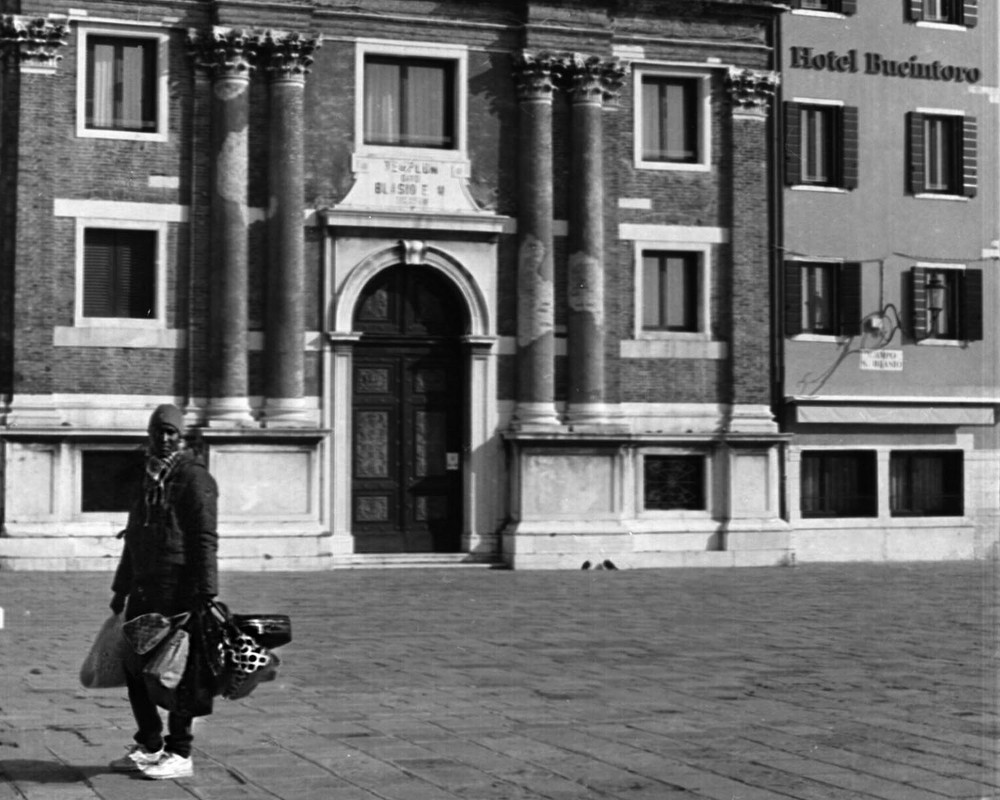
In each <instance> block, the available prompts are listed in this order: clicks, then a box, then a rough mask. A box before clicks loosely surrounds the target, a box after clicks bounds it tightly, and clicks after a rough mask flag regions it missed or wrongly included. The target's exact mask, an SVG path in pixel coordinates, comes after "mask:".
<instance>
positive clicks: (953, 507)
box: [889, 451, 964, 517]
mask: <svg viewBox="0 0 1000 800" xmlns="http://www.w3.org/2000/svg"><path fill="white" fill-rule="evenodd" d="M962 474H963V465H962V453H961V451H955V452H936V451H927V452H908V451H894V452H892V453H891V454H890V456H889V485H890V500H889V508H890V512H891V513H892V516H894V517H942V516H961V515H962V514H963V513H964V512H963V508H964V502H963V497H962Z"/></svg>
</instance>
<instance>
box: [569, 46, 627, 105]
mask: <svg viewBox="0 0 1000 800" xmlns="http://www.w3.org/2000/svg"><path fill="white" fill-rule="evenodd" d="M560 68H561V69H560V72H561V77H562V85H563V86H564V87H565V89H566V91H567V92H568V93H569V96H570V99H571V100H572V101H573V102H574V103H593V104H595V105H603V104H607V105H608V106H617V105H618V95H619V93H620V92H621V89H622V86H624V85H625V76H626V75H627V74H628V69H629V68H628V65H627V64H624V63H622V62H621V61H619V60H618V59H617V58H609V59H605V58H601V57H600V56H587V55H583V54H581V53H572V54H570V55H567V56H564V57H563V58H562V59H561V62H560Z"/></svg>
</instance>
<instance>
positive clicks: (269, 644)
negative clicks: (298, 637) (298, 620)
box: [232, 614, 292, 650]
mask: <svg viewBox="0 0 1000 800" xmlns="http://www.w3.org/2000/svg"><path fill="white" fill-rule="evenodd" d="M232 617H233V622H235V623H236V627H237V628H239V629H240V630H241V631H242V632H243V633H245V634H247V635H249V636H252V637H253V639H254V640H255V641H256V642H257V644H259V645H261V646H262V647H266V648H267V649H269V650H273V649H274V648H275V647H281V646H282V645H284V644H288V643H289V642H290V641H292V620H291V619H290V618H289V617H288V615H287V614H233V615H232Z"/></svg>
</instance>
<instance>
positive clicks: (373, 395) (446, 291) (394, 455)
mask: <svg viewBox="0 0 1000 800" xmlns="http://www.w3.org/2000/svg"><path fill="white" fill-rule="evenodd" d="M456 302H457V298H456V297H455V293H454V290H453V289H452V288H451V287H450V284H448V283H447V282H446V281H445V280H444V278H443V277H442V276H439V275H438V274H437V273H435V272H434V271H432V270H429V269H426V268H413V267H396V268H393V269H390V270H387V271H386V272H385V273H383V274H381V275H380V276H378V277H377V278H376V279H375V280H374V281H373V282H372V286H370V287H369V288H368V289H367V290H366V292H365V293H364V294H363V296H362V299H361V301H360V303H359V307H358V311H357V314H356V319H355V325H356V329H358V330H361V331H362V332H363V336H362V338H361V340H360V341H359V343H358V345H357V347H356V349H355V353H354V361H353V364H354V366H353V409H352V464H351V468H352V530H353V534H354V537H355V544H354V550H355V552H357V553H393V552H398V553H414V552H454V551H458V550H459V549H460V546H461V534H462V452H463V447H464V438H463V432H464V428H465V426H464V411H465V374H464V363H463V358H462V351H461V348H460V345H459V339H458V334H459V333H460V332H461V330H462V328H463V326H464V322H462V320H463V319H464V315H463V314H462V313H461V312H462V306H461V305H457V306H456Z"/></svg>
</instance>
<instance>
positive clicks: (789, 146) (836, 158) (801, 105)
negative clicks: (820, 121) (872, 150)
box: [782, 97, 860, 193]
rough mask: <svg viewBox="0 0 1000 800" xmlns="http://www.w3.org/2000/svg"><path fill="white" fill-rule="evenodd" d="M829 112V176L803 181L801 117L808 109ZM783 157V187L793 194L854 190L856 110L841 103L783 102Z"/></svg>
mask: <svg viewBox="0 0 1000 800" xmlns="http://www.w3.org/2000/svg"><path fill="white" fill-rule="evenodd" d="M810 109H812V110H815V111H824V112H828V113H829V129H830V130H829V133H828V137H827V138H828V141H829V144H828V147H827V148H825V149H826V150H827V153H826V160H827V161H828V171H829V173H830V174H829V176H828V177H827V179H826V180H822V181H820V180H805V179H804V177H803V172H804V170H803V166H802V162H803V158H804V150H805V147H804V145H805V138H804V130H805V129H804V126H803V125H802V122H801V116H802V114H803V113H804V112H806V111H808V110H810ZM782 127H783V137H784V150H785V152H784V157H783V159H782V167H783V171H784V184H785V187H786V188H789V189H792V190H795V191H812V192H835V193H841V192H847V191H852V190H854V189H856V188H858V181H859V166H860V139H859V110H858V108H857V107H856V106H848V105H846V104H845V103H844V101H843V100H829V99H825V98H824V99H817V98H811V97H796V98H793V99H791V100H787V101H786V102H785V103H784V106H783V109H782Z"/></svg>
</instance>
